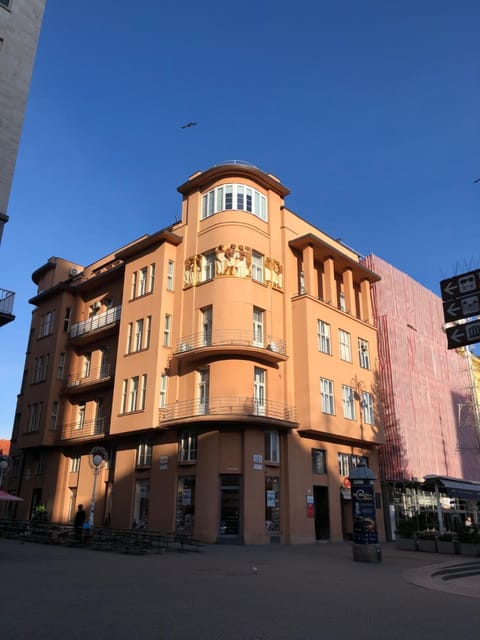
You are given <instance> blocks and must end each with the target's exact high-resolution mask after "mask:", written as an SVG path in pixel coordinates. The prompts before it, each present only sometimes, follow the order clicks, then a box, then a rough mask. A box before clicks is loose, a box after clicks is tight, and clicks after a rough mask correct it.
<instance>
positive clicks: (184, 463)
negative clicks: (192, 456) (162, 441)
mask: <svg viewBox="0 0 480 640" xmlns="http://www.w3.org/2000/svg"><path fill="white" fill-rule="evenodd" d="M177 463H178V464H179V465H181V466H182V467H193V466H194V465H196V464H197V461H196V460H177Z"/></svg>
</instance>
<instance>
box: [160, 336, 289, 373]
mask: <svg viewBox="0 0 480 640" xmlns="http://www.w3.org/2000/svg"><path fill="white" fill-rule="evenodd" d="M173 357H174V360H176V361H177V362H178V363H184V364H189V365H193V364H195V365H198V364H199V361H201V362H203V363H206V362H209V361H211V360H216V359H221V358H245V359H249V360H255V361H256V362H263V363H264V364H267V365H277V364H278V363H279V362H284V361H285V360H287V357H288V356H287V353H286V345H285V341H284V340H281V339H280V338H274V337H272V336H268V338H267V339H266V340H255V339H254V336H253V332H252V331H212V332H211V333H204V332H200V333H194V334H192V335H190V336H184V337H182V338H181V339H180V340H179V341H178V344H177V348H176V350H175V352H174V354H173Z"/></svg>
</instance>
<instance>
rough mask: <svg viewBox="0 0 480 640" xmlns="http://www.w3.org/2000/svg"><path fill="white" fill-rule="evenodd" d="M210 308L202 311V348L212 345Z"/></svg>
mask: <svg viewBox="0 0 480 640" xmlns="http://www.w3.org/2000/svg"><path fill="white" fill-rule="evenodd" d="M212 315H213V313H212V307H206V308H205V309H202V341H203V345H204V346H208V345H210V344H212V326H213V321H212Z"/></svg>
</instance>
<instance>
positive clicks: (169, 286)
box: [167, 260, 175, 291]
mask: <svg viewBox="0 0 480 640" xmlns="http://www.w3.org/2000/svg"><path fill="white" fill-rule="evenodd" d="M174 275H175V262H174V261H173V260H169V261H168V267H167V290H168V291H173V278H174Z"/></svg>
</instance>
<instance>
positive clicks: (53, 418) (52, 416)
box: [50, 400, 58, 431]
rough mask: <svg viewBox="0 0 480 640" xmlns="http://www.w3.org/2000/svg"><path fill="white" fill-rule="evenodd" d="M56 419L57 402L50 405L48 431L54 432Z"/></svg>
mask: <svg viewBox="0 0 480 640" xmlns="http://www.w3.org/2000/svg"><path fill="white" fill-rule="evenodd" d="M57 418H58V402H57V401H56V400H54V401H53V403H52V413H51V414H50V429H51V430H52V431H55V429H56V428H57Z"/></svg>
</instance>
